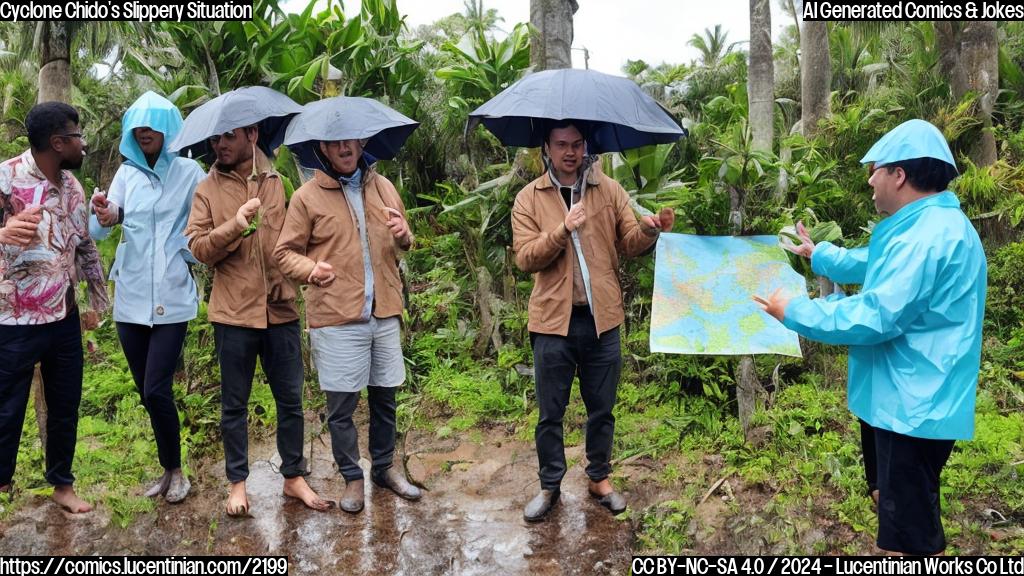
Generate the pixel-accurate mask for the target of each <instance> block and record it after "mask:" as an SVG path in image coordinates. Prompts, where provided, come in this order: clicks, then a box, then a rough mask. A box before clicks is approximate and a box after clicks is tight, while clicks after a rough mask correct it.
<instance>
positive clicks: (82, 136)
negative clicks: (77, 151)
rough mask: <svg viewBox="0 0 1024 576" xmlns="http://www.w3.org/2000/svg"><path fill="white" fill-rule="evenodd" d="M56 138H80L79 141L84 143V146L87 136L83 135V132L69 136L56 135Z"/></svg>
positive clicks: (68, 134)
mask: <svg viewBox="0 0 1024 576" xmlns="http://www.w3.org/2000/svg"><path fill="white" fill-rule="evenodd" d="M54 136H56V137H58V138H78V139H79V140H81V141H82V144H85V135H84V134H82V133H81V132H69V133H67V134H54Z"/></svg>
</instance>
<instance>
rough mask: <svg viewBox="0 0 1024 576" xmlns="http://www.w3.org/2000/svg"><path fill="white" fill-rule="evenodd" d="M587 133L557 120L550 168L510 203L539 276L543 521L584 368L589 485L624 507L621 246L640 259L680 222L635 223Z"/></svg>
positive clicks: (515, 233)
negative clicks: (619, 428)
mask: <svg viewBox="0 0 1024 576" xmlns="http://www.w3.org/2000/svg"><path fill="white" fill-rule="evenodd" d="M586 130H587V126H586V123H584V122H582V121H578V120H566V121H557V122H554V123H553V124H551V125H550V127H549V128H548V133H547V137H546V139H545V142H544V145H543V152H544V155H545V157H546V164H547V167H548V169H547V171H546V172H545V173H544V174H543V175H541V176H540V177H539V178H537V179H536V180H534V181H533V182H530V183H529V184H527V185H526V186H525V187H524V188H523V189H522V190H520V191H519V193H518V194H517V195H516V199H515V204H514V206H513V209H512V237H513V240H512V243H513V246H512V248H513V250H514V251H515V260H516V265H517V266H518V267H519V268H520V269H522V270H523V271H524V272H529V273H532V274H533V275H534V286H533V293H532V294H531V295H530V303H529V322H528V328H529V331H530V342H531V344H532V346H533V359H534V370H535V375H536V376H535V381H536V392H537V404H538V406H539V410H540V417H539V420H538V422H537V427H536V430H535V441H536V446H537V457H538V461H539V465H540V472H539V476H540V488H541V490H540V493H538V494H537V496H536V497H534V498H533V499H532V500H531V501H530V502H529V503H528V504H527V506H526V509H525V511H524V513H523V517H524V518H525V519H526V520H527V521H530V522H534V521H539V520H541V519H543V518H544V517H545V516H546V515H547V514H548V512H549V511H550V510H551V509H552V507H553V506H554V505H555V503H556V502H557V501H558V498H559V494H560V485H561V482H562V477H563V476H564V475H565V472H566V463H565V449H564V442H563V428H562V417H563V415H564V414H565V409H566V407H567V406H568V404H569V391H570V389H571V387H572V381H573V377H574V376H576V375H578V376H579V380H580V394H581V395H582V397H583V402H584V404H586V407H587V430H586V450H587V460H588V465H587V468H586V473H587V476H588V477H589V478H590V482H589V486H588V491H589V493H590V494H591V495H592V496H593V497H594V498H596V499H597V500H598V501H599V502H600V504H601V505H602V506H604V507H606V508H608V509H609V510H611V511H612V512H613V513H616V514H618V513H620V512H622V511H623V510H625V509H626V501H625V498H624V497H623V496H622V495H621V494H620V493H618V492H616V491H615V490H614V488H613V487H612V485H611V483H610V482H609V481H608V475H609V474H610V473H611V464H610V460H611V452H612V437H613V434H614V430H615V417H614V415H613V414H612V410H613V408H614V407H615V394H616V388H617V386H618V381H619V375H620V371H621V368H622V352H621V345H620V341H619V325H621V324H622V322H623V320H624V318H625V316H624V311H623V307H622V289H621V287H620V285H619V278H618V267H619V252H622V253H624V254H625V255H626V256H630V257H632V256H638V255H640V254H643V253H645V252H647V251H649V250H651V249H652V248H653V246H654V244H655V242H657V240H658V234H659V232H660V231H662V230H664V231H668V230H671V229H672V224H673V222H674V221H675V216H674V214H673V212H672V210H671V209H669V208H665V209H663V210H662V211H661V212H660V214H656V215H652V216H644V217H642V218H641V219H640V221H639V222H638V221H637V218H636V216H634V214H633V212H632V209H631V208H630V203H629V195H628V194H627V193H626V191H625V190H624V189H623V188H622V186H621V185H619V184H618V183H617V182H615V181H614V180H612V179H611V178H609V177H608V176H606V175H604V174H603V173H602V172H601V171H600V169H599V164H595V163H594V162H595V160H596V158H595V157H592V156H587V155H586V139H585V134H586Z"/></svg>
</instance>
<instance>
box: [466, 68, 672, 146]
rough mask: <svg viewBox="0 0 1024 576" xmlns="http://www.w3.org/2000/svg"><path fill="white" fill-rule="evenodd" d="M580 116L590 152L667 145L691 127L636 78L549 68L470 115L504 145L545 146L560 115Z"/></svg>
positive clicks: (471, 120) (473, 123)
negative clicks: (642, 88)
mask: <svg viewBox="0 0 1024 576" xmlns="http://www.w3.org/2000/svg"><path fill="white" fill-rule="evenodd" d="M568 119H571V120H577V121H583V122H581V124H582V126H581V128H582V131H583V132H584V133H585V134H584V135H585V136H586V139H587V144H588V152H589V153H591V154H600V153H603V152H621V151H623V150H629V149H631V148H639V147H641V146H647V145H649V144H668V143H671V142H675V141H676V140H679V139H680V138H682V137H684V136H686V130H685V129H683V128H682V127H681V126H679V124H678V123H677V122H676V121H675V120H674V119H673V118H672V115H671V114H669V113H668V111H667V110H665V109H664V108H663V107H662V106H661V105H660V104H658V103H657V102H656V101H655V100H654V99H653V98H651V97H650V96H648V95H647V94H646V93H644V91H643V90H641V89H640V87H639V86H637V85H636V83H635V82H633V81H632V80H630V79H628V78H622V77H620V76H611V75H609V74H603V73H601V72H596V71H594V70H574V69H561V70H545V71H543V72H536V73H534V74H529V75H527V76H525V77H523V78H522V79H520V80H519V81H518V82H516V83H515V84H513V85H511V86H509V87H508V88H506V89H505V90H503V91H502V92H501V93H500V94H498V95H497V96H495V97H494V98H491V99H490V100H489V101H487V102H486V103H485V104H484V105H483V106H480V107H479V108H477V109H476V110H474V111H473V113H472V114H470V115H469V122H468V123H467V125H466V129H467V131H468V130H471V129H472V128H474V127H475V126H476V124H477V123H480V122H482V123H483V125H484V126H485V127H486V128H487V129H488V130H490V131H491V132H492V133H493V134H494V135H495V136H497V137H498V140H500V141H501V143H502V144H504V145H505V146H524V147H527V148H533V147H537V146H540V145H541V144H542V143H543V142H544V138H545V137H546V136H547V132H548V129H549V127H550V126H551V124H552V122H553V121H555V120H568Z"/></svg>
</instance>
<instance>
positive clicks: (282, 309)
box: [185, 126, 330, 516]
mask: <svg viewBox="0 0 1024 576" xmlns="http://www.w3.org/2000/svg"><path fill="white" fill-rule="evenodd" d="M258 138H259V128H258V127H257V126H247V127H239V128H235V129H233V130H232V131H230V132H226V133H224V134H222V135H220V136H214V137H213V138H210V147H211V148H212V149H213V151H214V153H215V154H216V158H217V161H216V162H214V164H213V166H212V167H211V168H210V172H209V175H208V176H207V178H206V179H205V180H203V181H202V182H200V183H199V186H197V187H196V193H195V197H194V199H193V201H192V212H191V214H190V216H189V222H188V227H187V228H186V230H185V235H186V236H188V237H189V248H190V249H191V250H192V254H193V255H194V256H195V257H196V259H197V260H199V261H200V262H202V263H204V264H206V265H207V266H209V267H210V268H212V269H213V270H214V278H213V290H212V292H211V294H210V305H209V308H208V316H209V319H210V322H211V323H212V324H213V330H214V340H215V346H216V353H217V359H218V361H219V362H220V373H221V434H222V436H223V439H224V466H225V470H226V473H227V477H228V481H229V482H231V491H230V494H229V495H228V500H227V503H226V505H225V508H226V510H227V513H228V515H230V516H245V515H247V514H248V513H249V498H248V495H247V494H246V490H245V481H246V478H248V476H249V455H248V445H249V444H248V442H249V429H248V422H247V418H248V414H249V409H248V405H249V395H250V393H251V391H252V379H253V376H254V374H255V372H256V359H257V357H259V360H260V364H261V366H262V367H263V372H264V374H266V376H267V381H268V383H269V384H270V390H271V392H272V393H273V395H274V402H275V404H276V405H277V451H278V453H279V454H280V455H281V475H282V476H284V478H285V480H284V494H285V495H286V496H290V497H293V498H297V499H299V500H302V502H303V503H304V504H305V505H306V506H308V507H309V508H312V509H314V510H326V509H328V508H329V507H330V503H329V502H327V501H325V500H323V499H321V498H320V497H319V496H318V495H317V494H316V492H314V491H313V489H312V488H310V486H309V484H308V483H306V479H305V478H304V476H305V475H306V474H308V473H309V470H308V465H307V462H306V459H305V457H304V456H303V454H302V446H303V438H304V430H303V428H304V425H305V421H304V419H303V413H302V386H303V382H304V374H303V366H302V353H301V343H300V336H299V314H298V310H297V309H296V307H295V287H294V286H293V285H292V283H291V282H290V281H288V280H287V279H286V278H285V277H284V276H283V275H282V273H281V270H280V268H279V267H278V265H277V261H276V260H275V259H274V256H273V253H274V246H275V245H276V244H277V239H278V236H279V235H280V234H281V228H282V227H283V226H284V216H285V195H284V185H283V184H282V183H281V178H280V176H279V175H278V174H277V172H275V171H274V169H273V166H272V165H271V163H270V160H269V159H268V158H267V155H266V154H264V152H263V151H262V150H260V149H259V148H258V147H257V146H256V142H257V140H258Z"/></svg>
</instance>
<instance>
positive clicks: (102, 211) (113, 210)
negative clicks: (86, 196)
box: [92, 190, 119, 228]
mask: <svg viewBox="0 0 1024 576" xmlns="http://www.w3.org/2000/svg"><path fill="white" fill-rule="evenodd" d="M92 211H93V213H95V214H96V220H98V221H99V223H100V224H101V225H103V226H104V227H107V228H109V227H111V226H113V225H114V224H117V217H118V215H119V214H118V212H119V210H118V207H117V205H116V204H114V203H113V202H110V201H109V200H107V194H106V192H103V191H101V190H96V191H95V192H93V194H92Z"/></svg>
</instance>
